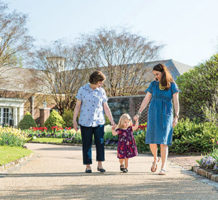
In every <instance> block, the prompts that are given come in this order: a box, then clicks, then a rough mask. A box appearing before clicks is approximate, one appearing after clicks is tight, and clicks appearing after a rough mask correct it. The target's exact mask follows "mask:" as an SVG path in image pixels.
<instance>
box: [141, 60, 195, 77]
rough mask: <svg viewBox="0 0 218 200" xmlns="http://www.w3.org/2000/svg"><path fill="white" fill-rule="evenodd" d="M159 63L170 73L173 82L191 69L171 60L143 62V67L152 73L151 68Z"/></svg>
mask: <svg viewBox="0 0 218 200" xmlns="http://www.w3.org/2000/svg"><path fill="white" fill-rule="evenodd" d="M159 63H162V64H164V65H166V66H167V68H168V69H169V71H170V73H171V74H172V76H173V79H174V80H176V79H177V77H178V76H180V75H182V74H183V73H184V72H187V71H189V70H190V69H192V66H190V65H186V64H183V63H180V62H177V61H175V60H172V59H169V60H157V61H151V62H145V63H144V66H145V67H148V68H151V71H152V68H153V67H154V66H155V65H157V64H159Z"/></svg>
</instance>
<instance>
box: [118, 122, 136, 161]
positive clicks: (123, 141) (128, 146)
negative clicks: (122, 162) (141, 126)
mask: <svg viewBox="0 0 218 200" xmlns="http://www.w3.org/2000/svg"><path fill="white" fill-rule="evenodd" d="M116 131H117V133H118V147H117V158H119V159H124V158H132V157H134V156H137V155H138V151H137V147H136V143H135V139H134V136H133V130H132V126H130V127H128V128H127V129H126V130H124V129H120V128H118V129H116Z"/></svg>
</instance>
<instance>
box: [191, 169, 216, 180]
mask: <svg viewBox="0 0 218 200" xmlns="http://www.w3.org/2000/svg"><path fill="white" fill-rule="evenodd" d="M192 171H194V172H196V173H197V174H199V175H201V176H205V177H207V178H208V179H210V180H212V181H215V182H218V174H213V173H212V172H208V171H206V170H205V169H202V168H200V167H199V166H193V167H192Z"/></svg>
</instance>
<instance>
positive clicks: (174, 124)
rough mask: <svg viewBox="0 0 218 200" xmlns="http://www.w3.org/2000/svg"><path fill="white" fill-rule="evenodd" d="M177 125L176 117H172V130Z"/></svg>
mask: <svg viewBox="0 0 218 200" xmlns="http://www.w3.org/2000/svg"><path fill="white" fill-rule="evenodd" d="M177 124H178V117H174V120H173V128H174V127H175V126H176V125H177Z"/></svg>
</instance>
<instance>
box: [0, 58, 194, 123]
mask: <svg viewBox="0 0 218 200" xmlns="http://www.w3.org/2000/svg"><path fill="white" fill-rule="evenodd" d="M158 63H163V64H165V65H166V66H167V67H168V69H169V70H170V72H171V73H172V76H173V78H174V79H175V80H176V79H177V77H178V76H180V75H181V74H183V73H184V72H187V71H188V70H189V69H191V68H192V67H191V66H189V65H186V64H183V63H179V62H177V61H174V60H172V59H169V60H158V61H152V62H146V63H143V66H144V67H146V68H148V72H147V73H146V74H145V78H146V79H148V80H150V81H152V80H153V75H152V74H151V71H152V68H153V66H154V65H156V64H158ZM46 80H47V79H46V76H45V73H44V72H43V71H40V70H36V69H27V68H20V67H4V68H3V67H2V68H0V125H5V124H8V125H13V126H15V127H16V126H17V125H18V123H19V121H20V120H21V119H22V118H23V116H24V113H25V112H27V111H29V112H30V113H31V114H32V116H33V118H34V119H35V120H36V122H37V124H43V122H44V121H45V120H46V118H47V117H45V116H48V112H49V110H50V109H51V108H54V107H55V105H56V104H55V101H54V99H53V98H52V91H51V90H52V89H51V88H50V87H49V84H48V82H47V81H46ZM145 87H146V86H145ZM141 98H142V96H141ZM121 99H122V100H121ZM131 99H132V98H126V97H125V102H126V103H125V109H124V108H123V105H122V104H123V103H122V102H123V101H124V99H123V98H120V97H112V98H110V99H109V106H110V107H111V109H112V111H113V110H114V111H115V112H113V115H114V117H115V118H118V117H119V116H120V114H122V112H124V111H125V112H130V114H134V112H135V110H136V109H137V106H138V105H139V102H138V101H137V103H134V101H133V100H131ZM134 99H135V98H134ZM121 107H122V109H121ZM114 108H115V109H114Z"/></svg>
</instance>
